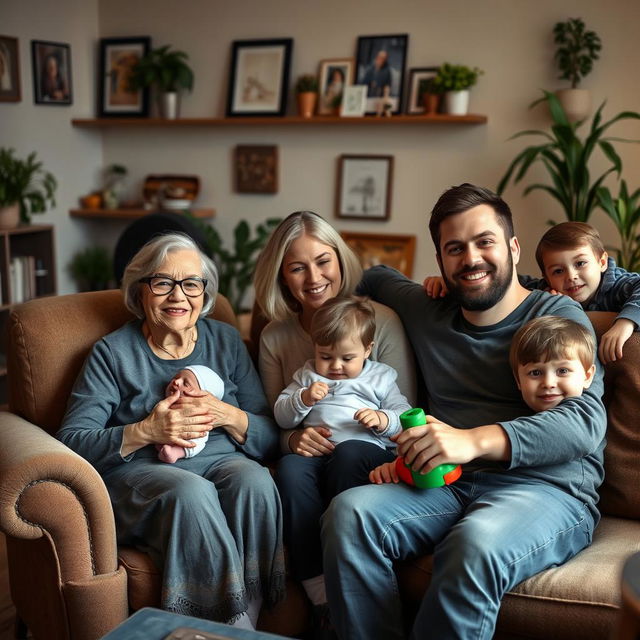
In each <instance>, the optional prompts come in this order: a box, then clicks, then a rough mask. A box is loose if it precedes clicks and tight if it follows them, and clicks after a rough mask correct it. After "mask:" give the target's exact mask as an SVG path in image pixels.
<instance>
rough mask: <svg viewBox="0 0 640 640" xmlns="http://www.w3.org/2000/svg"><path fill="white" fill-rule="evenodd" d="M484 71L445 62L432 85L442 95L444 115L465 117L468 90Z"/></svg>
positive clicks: (467, 105) (467, 104)
mask: <svg viewBox="0 0 640 640" xmlns="http://www.w3.org/2000/svg"><path fill="white" fill-rule="evenodd" d="M483 73H484V71H482V69H478V67H473V68H471V67H467V66H465V65H462V64H449V63H448V62H445V63H444V64H443V65H442V66H440V67H439V68H438V73H437V74H436V76H435V78H434V79H433V84H434V86H435V87H436V89H437V90H438V91H439V92H440V93H444V110H445V113H449V114H452V115H460V116H463V115H466V114H467V111H468V109H469V89H470V88H471V87H473V86H474V85H475V84H476V82H477V81H478V76H480V75H482V74H483Z"/></svg>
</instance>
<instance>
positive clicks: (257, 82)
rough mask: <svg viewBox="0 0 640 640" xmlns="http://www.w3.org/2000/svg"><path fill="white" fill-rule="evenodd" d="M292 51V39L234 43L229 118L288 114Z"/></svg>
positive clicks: (232, 47) (228, 98)
mask: <svg viewBox="0 0 640 640" xmlns="http://www.w3.org/2000/svg"><path fill="white" fill-rule="evenodd" d="M292 50H293V38H279V39H271V40H234V41H233V42H232V44H231V68H230V70H229V92H228V95H227V111H226V114H227V117H228V118H232V117H251V116H283V115H284V114H285V112H286V109H287V96H288V94H289V72H290V69H291V52H292Z"/></svg>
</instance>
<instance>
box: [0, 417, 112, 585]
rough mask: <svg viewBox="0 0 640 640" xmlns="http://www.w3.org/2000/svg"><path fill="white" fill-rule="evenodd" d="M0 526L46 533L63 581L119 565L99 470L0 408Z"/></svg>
mask: <svg viewBox="0 0 640 640" xmlns="http://www.w3.org/2000/svg"><path fill="white" fill-rule="evenodd" d="M0 529H1V530H2V531H3V532H4V533H5V534H6V535H7V536H12V537H15V538H20V539H24V540H33V539H36V538H40V537H42V536H43V535H47V537H49V538H50V539H51V542H52V544H53V545H54V547H55V550H56V554H57V558H58V562H59V569H60V576H61V579H62V582H63V583H65V582H68V581H82V580H86V579H88V578H90V577H92V576H95V575H100V574H105V573H112V572H114V571H116V570H117V544H116V533H115V523H114V518H113V510H112V508H111V502H110V500H109V495H108V493H107V489H106V487H105V485H104V482H103V481H102V478H101V477H100V475H99V474H98V472H97V471H96V470H95V469H94V468H93V467H92V466H91V465H90V464H89V463H88V462H87V461H86V460H84V458H82V457H80V456H79V455H77V454H76V453H74V452H73V451H71V449H69V448H68V447H66V446H65V445H64V444H62V443H61V442H59V441H58V440H56V439H55V438H53V437H52V436H50V435H49V434H48V433H46V432H45V431H44V430H42V429H41V428H40V427H37V426H36V425H34V424H31V423H30V422H28V421H26V420H24V419H22V418H20V417H18V416H16V415H14V414H11V413H7V412H0Z"/></svg>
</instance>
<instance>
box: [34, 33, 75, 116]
mask: <svg viewBox="0 0 640 640" xmlns="http://www.w3.org/2000/svg"><path fill="white" fill-rule="evenodd" d="M31 63H32V66H33V100H34V102H35V103H36V104H57V105H69V104H72V102H73V97H72V87H71V47H70V46H69V45H68V44H64V43H62V42H46V41H44V40H32V41H31Z"/></svg>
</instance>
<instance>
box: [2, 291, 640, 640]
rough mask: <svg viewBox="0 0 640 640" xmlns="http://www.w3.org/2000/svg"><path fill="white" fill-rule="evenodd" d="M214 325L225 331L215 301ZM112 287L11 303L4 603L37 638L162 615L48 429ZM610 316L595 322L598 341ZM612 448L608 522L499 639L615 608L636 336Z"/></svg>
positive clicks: (140, 561) (582, 622)
mask: <svg viewBox="0 0 640 640" xmlns="http://www.w3.org/2000/svg"><path fill="white" fill-rule="evenodd" d="M214 315H215V317H218V318H219V319H221V320H225V321H227V322H230V323H231V324H235V317H234V316H233V313H232V311H231V309H230V307H229V305H228V302H227V301H226V300H225V299H224V298H222V297H221V298H220V300H219V301H218V304H217V305H216V312H215V314H214ZM129 317H130V316H129V314H128V312H127V311H126V310H125V308H124V306H123V304H122V299H121V296H120V294H119V292H117V291H105V292H93V293H83V294H73V295H69V296H60V297H56V298H48V299H40V300H33V301H30V302H27V303H25V304H23V305H19V306H17V307H15V308H14V309H13V310H12V312H11V315H10V318H9V326H8V331H7V334H8V335H7V339H8V344H7V354H8V367H9V385H10V389H9V391H10V398H9V409H10V413H0V487H1V490H0V529H1V530H2V531H3V532H4V533H5V534H6V536H7V549H8V555H9V573H10V586H11V596H12V599H13V602H14V603H15V605H16V609H17V611H18V614H19V616H20V617H21V618H22V619H23V620H24V622H25V623H26V624H27V626H28V627H29V629H30V630H31V632H32V634H33V637H34V638H35V639H36V640H40V639H46V640H58V639H61V640H62V639H73V640H95V639H96V638H99V637H100V636H101V635H103V634H104V633H106V632H107V631H108V630H109V629H110V628H112V627H114V626H115V625H116V624H118V623H119V622H120V621H121V620H122V619H124V618H125V617H126V616H127V615H128V614H129V613H130V612H132V611H134V610H136V609H138V608H140V607H143V606H158V602H159V599H158V596H159V589H158V587H159V576H158V573H157V571H156V570H155V567H154V566H153V565H152V563H151V562H150V559H149V558H148V556H146V555H145V554H143V553H141V552H139V551H136V550H134V549H124V548H121V549H117V546H116V541H115V528H114V521H113V513H112V510H111V504H110V502H109V498H108V495H107V492H106V489H105V487H104V484H103V482H102V479H101V478H100V476H99V475H98V474H97V473H96V471H95V470H94V469H93V467H92V466H91V465H90V464H88V463H87V462H86V461H85V460H84V459H82V458H80V457H79V456H77V455H76V454H75V453H73V452H72V451H70V450H69V449H68V448H67V447H65V446H64V445H62V444H61V443H60V442H58V441H57V440H56V439H55V438H54V437H53V436H52V435H51V434H53V433H55V431H56V429H57V428H58V426H59V424H60V421H61V418H62V415H63V412H64V407H65V403H66V399H67V397H68V394H69V391H70V389H71V385H72V384H73V380H74V379H75V377H76V375H77V372H78V371H79V368H80V366H81V364H82V361H83V359H84V357H85V356H86V354H87V353H88V350H89V349H90V347H91V345H92V344H93V343H94V342H95V341H96V340H97V339H98V338H99V337H101V336H102V335H104V334H106V333H108V332H109V331H112V330H114V329H115V328H117V327H119V326H121V325H122V324H123V323H124V322H125V321H126V320H128V319H129ZM613 317H614V315H613V314H593V317H592V319H593V322H594V325H595V326H596V329H597V330H598V332H599V333H602V331H603V330H606V327H608V326H609V325H610V323H611V321H612V318H613ZM606 376H607V377H606V393H607V398H606V400H607V406H608V411H609V432H608V436H609V445H608V448H607V452H606V470H607V479H606V482H605V484H604V485H603V487H602V491H601V496H602V501H601V507H602V510H603V513H604V514H605V516H604V518H603V520H602V523H601V525H600V526H599V528H598V530H597V532H596V536H595V540H594V543H593V545H592V546H591V547H590V548H588V549H586V550H585V551H583V552H582V553H581V554H579V555H578V556H577V557H576V558H574V559H573V560H571V561H570V562H568V563H567V564H565V565H564V566H562V567H560V568H556V569H550V570H548V571H545V572H543V573H541V574H539V575H537V576H534V577H533V578H531V579H529V580H527V581H526V582H524V583H522V584H521V585H519V586H518V587H517V588H516V589H514V590H513V591H512V592H510V593H509V594H508V595H507V596H506V597H505V599H504V603H503V607H502V610H501V613H500V618H499V628H498V635H499V636H502V637H509V638H515V637H531V638H544V639H545V640H546V639H548V638H606V637H607V636H608V634H609V631H610V629H611V628H612V626H613V624H614V621H615V619H616V616H617V611H618V608H619V602H620V595H619V591H620V589H619V574H620V571H621V567H622V564H623V562H624V560H625V559H626V558H627V556H629V555H630V554H631V553H632V552H634V551H638V550H640V522H639V520H640V494H639V493H638V489H637V488H638V486H640V429H639V428H638V426H637V425H638V424H640V419H639V416H640V336H638V334H634V336H633V337H632V338H631V339H630V340H629V342H628V343H627V345H626V346H625V357H624V359H623V360H622V361H620V362H617V363H613V364H611V365H609V366H608V367H607V372H606ZM429 567H430V565H429V558H419V559H417V560H415V561H413V562H410V563H406V564H404V565H402V566H399V567H398V575H399V578H400V584H401V588H402V590H403V593H404V594H405V599H406V602H407V604H408V605H409V606H408V609H409V610H410V609H411V606H412V605H414V604H415V603H417V602H419V599H420V596H421V594H422V593H423V591H424V589H425V587H426V585H427V584H428V580H429ZM307 613H308V606H307V602H306V600H305V598H304V596H303V594H302V591H301V589H300V587H299V586H298V585H296V584H294V583H293V582H290V583H289V585H288V597H287V600H286V602H284V603H282V604H281V605H279V606H278V607H277V608H276V610H274V611H271V612H267V611H265V612H263V614H262V616H261V619H260V624H259V626H260V628H262V629H264V630H267V631H272V632H274V633H280V634H282V635H290V636H298V635H299V634H300V633H302V631H303V630H304V628H305V625H306V621H307Z"/></svg>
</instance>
